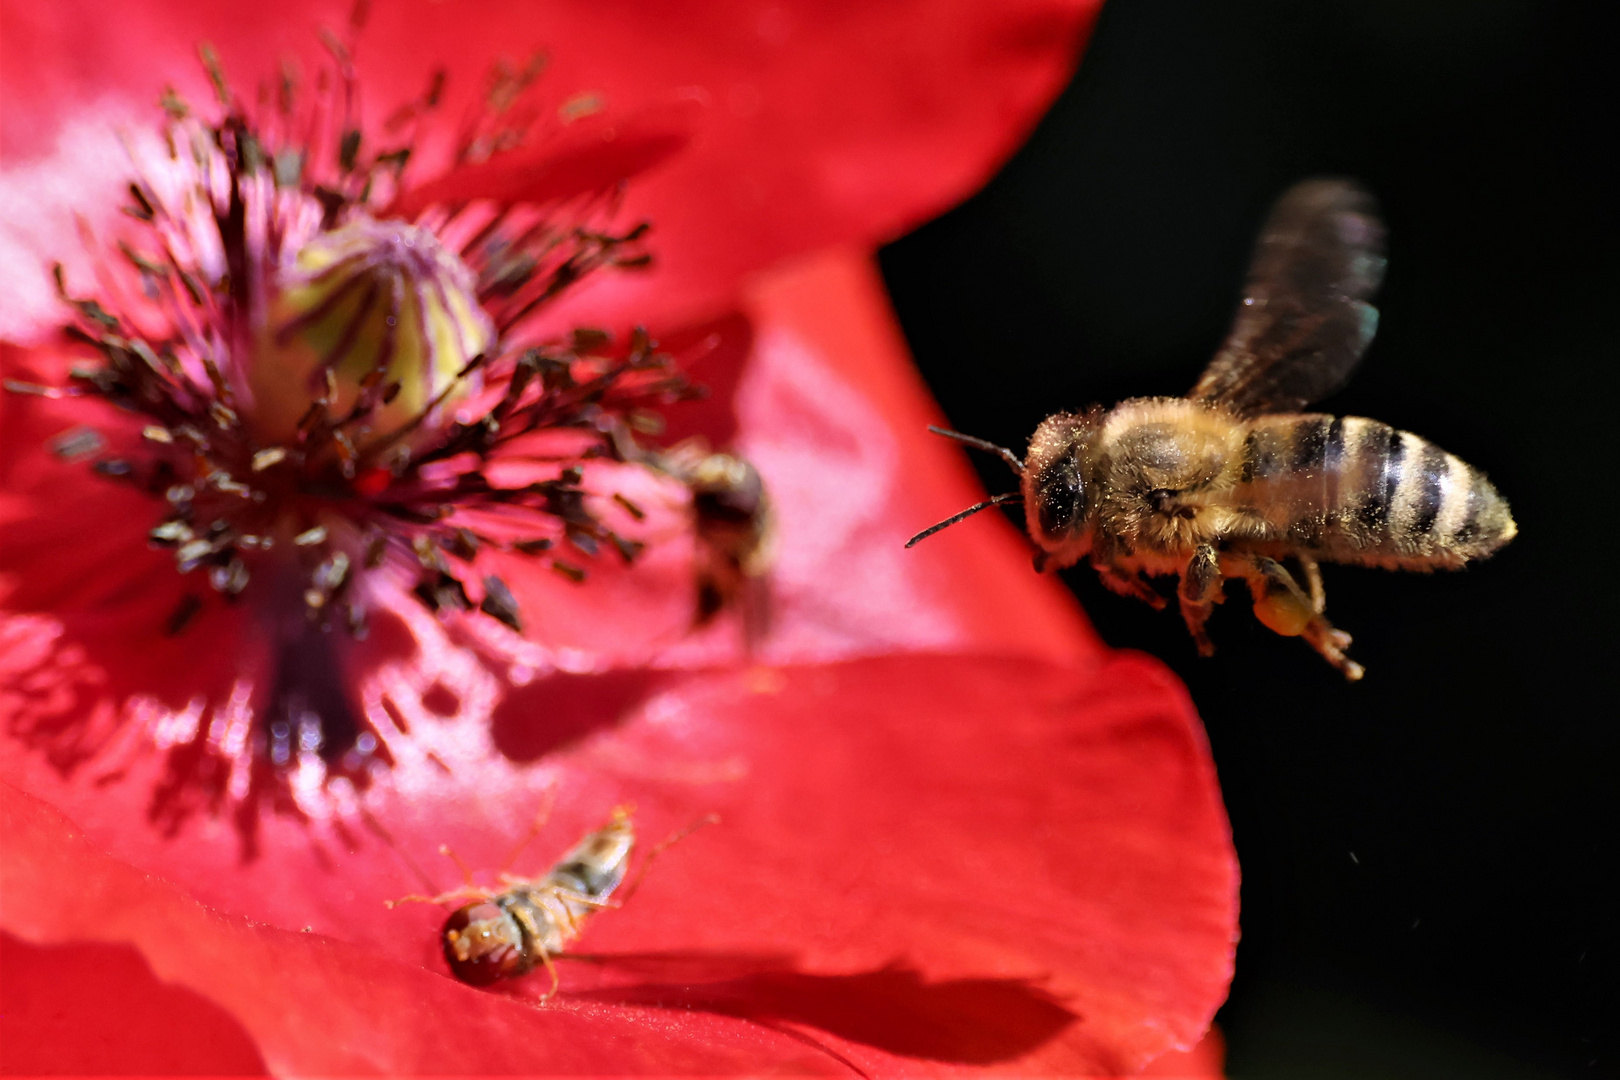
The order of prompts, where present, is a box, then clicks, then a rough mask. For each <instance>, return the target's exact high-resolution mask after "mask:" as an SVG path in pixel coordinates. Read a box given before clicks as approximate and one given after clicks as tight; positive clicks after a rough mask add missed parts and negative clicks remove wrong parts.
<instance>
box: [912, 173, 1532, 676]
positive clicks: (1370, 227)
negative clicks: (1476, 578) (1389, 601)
mask: <svg viewBox="0 0 1620 1080" xmlns="http://www.w3.org/2000/svg"><path fill="white" fill-rule="evenodd" d="M1383 231H1384V230H1383V226H1382V225H1381V224H1380V222H1379V220H1378V216H1377V210H1376V207H1375V206H1374V203H1373V200H1372V198H1371V197H1370V196H1369V195H1368V194H1367V193H1366V192H1364V191H1363V190H1362V189H1361V188H1359V187H1357V186H1356V185H1355V184H1352V183H1350V182H1348V181H1344V180H1331V179H1328V180H1307V181H1305V182H1303V183H1300V184H1297V185H1296V186H1294V187H1293V188H1291V189H1290V190H1289V191H1287V192H1285V193H1284V194H1283V196H1282V198H1280V199H1279V200H1278V201H1277V205H1276V206H1275V207H1274V208H1273V209H1272V212H1271V216H1270V218H1269V219H1268V220H1267V221H1266V224H1265V226H1264V228H1263V229H1262V230H1261V232H1260V237H1259V240H1258V241H1257V242H1256V245H1255V252H1254V256H1253V259H1252V261H1251V263H1250V267H1249V278H1248V283H1247V287H1246V290H1245V293H1244V298H1243V303H1242V305H1241V306H1240V307H1239V309H1238V313H1237V317H1236V319H1235V320H1234V322H1233V325H1232V330H1231V332H1230V334H1229V335H1228V336H1227V339H1226V341H1225V343H1224V344H1223V345H1222V346H1221V348H1220V351H1219V352H1217V353H1216V354H1215V358H1214V359H1213V360H1212V361H1211V362H1210V364H1209V367H1208V368H1207V369H1206V370H1205V371H1204V374H1203V376H1202V377H1201V378H1200V379H1199V380H1198V384H1197V385H1196V386H1194V387H1193V389H1192V392H1191V393H1189V394H1188V395H1187V396H1186V397H1182V398H1172V397H1153V398H1132V399H1130V400H1128V401H1123V402H1121V403H1120V404H1118V405H1116V406H1114V407H1113V408H1112V409H1104V408H1102V407H1100V406H1099V407H1094V408H1092V409H1090V410H1088V411H1085V412H1079V413H1058V414H1057V415H1055V416H1049V417H1047V419H1046V420H1045V421H1043V422H1042V423H1041V425H1040V427H1038V428H1037V429H1036V431H1035V434H1034V435H1033V436H1032V437H1031V439H1030V442H1029V452H1028V454H1027V455H1026V456H1025V458H1024V459H1023V460H1022V461H1020V460H1019V459H1018V457H1017V455H1015V454H1014V453H1013V452H1012V451H1010V450H1007V449H1005V448H1003V447H999V446H996V445H994V444H992V443H988V442H985V441H984V440H982V439H975V438H972V437H970V436H966V435H961V434H958V433H956V432H951V431H945V430H944V429H941V428H934V429H932V430H934V431H936V432H937V433H939V434H941V435H945V436H947V437H949V438H953V439H957V440H958V441H961V442H964V443H966V444H968V445H970V446H974V447H977V448H979V449H981V450H988V451H991V452H993V453H998V454H1000V455H1001V456H1002V457H1003V458H1004V459H1005V460H1006V461H1007V462H1008V464H1009V465H1011V466H1012V468H1013V471H1014V472H1016V473H1017V474H1018V475H1019V476H1020V480H1021V482H1020V490H1019V491H1018V492H1017V493H1010V494H1007V495H999V496H997V497H995V498H993V499H990V500H989V501H987V502H984V503H980V504H979V505H977V506H974V507H971V508H969V509H968V510H965V511H963V512H962V513H960V514H957V515H955V516H953V517H951V518H948V519H947V520H945V521H942V522H940V523H939V524H938V525H935V526H933V527H932V528H930V529H926V530H924V531H923V532H921V533H919V534H918V535H916V536H914V537H912V539H911V540H910V541H909V542H908V543H907V545H906V546H907V547H910V546H911V545H913V544H915V543H917V542H918V541H920V540H922V539H924V538H926V537H928V536H931V535H932V534H934V533H935V532H938V531H939V530H940V529H943V528H945V527H946V526H947V525H952V524H955V523H956V522H958V521H961V520H962V519H963V518H965V517H967V516H969V515H970V514H974V513H977V512H978V511H980V510H983V509H985V508H986V507H989V506H995V505H998V504H1001V503H1010V502H1020V501H1021V502H1022V503H1023V506H1024V517H1025V523H1026V527H1027V528H1028V530H1029V535H1030V537H1031V538H1032V539H1033V540H1034V542H1035V544H1036V545H1037V546H1038V548H1039V549H1040V550H1039V552H1038V553H1037V554H1036V557H1035V566H1036V569H1037V570H1045V569H1049V568H1062V567H1066V566H1072V565H1074V564H1075V563H1077V562H1079V561H1080V560H1081V559H1087V560H1089V561H1090V563H1091V565H1092V567H1093V568H1094V569H1096V571H1097V572H1098V574H1099V575H1100V576H1101V577H1102V581H1103V584H1104V585H1106V586H1107V587H1108V588H1109V589H1111V590H1113V591H1114V592H1117V593H1119V594H1121V595H1124V596H1134V597H1137V598H1138V599H1141V600H1144V601H1146V602H1147V603H1149V604H1151V605H1152V606H1153V607H1154V608H1156V609H1158V608H1163V607H1164V606H1165V603H1166V601H1165V598H1164V597H1163V596H1162V595H1161V594H1160V593H1159V592H1157V591H1156V590H1155V589H1154V588H1153V587H1152V586H1151V585H1150V584H1149V583H1148V582H1147V581H1146V580H1145V576H1157V575H1179V577H1180V578H1181V583H1180V587H1179V589H1178V590H1177V595H1178V597H1179V599H1180V602H1181V614H1182V617H1183V618H1184V619H1185V620H1186V623H1187V629H1188V630H1189V631H1190V632H1191V634H1192V636H1193V640H1194V642H1195V643H1196V644H1197V646H1198V651H1199V653H1200V654H1201V655H1204V656H1209V655H1211V654H1212V653H1213V652H1214V651H1215V647H1214V645H1213V644H1212V643H1211V641H1210V639H1209V635H1208V634H1207V633H1206V632H1205V630H1204V624H1205V622H1206V621H1207V620H1208V618H1209V616H1210V613H1211V611H1212V610H1213V609H1214V605H1215V604H1217V603H1219V602H1220V601H1221V600H1222V599H1223V596H1222V588H1223V585H1224V583H1225V581H1226V579H1228V578H1241V579H1243V580H1244V581H1246V582H1247V583H1248V586H1249V591H1250V593H1251V595H1252V596H1253V598H1254V613H1255V616H1256V617H1257V618H1258V619H1259V620H1260V621H1261V622H1262V623H1264V624H1265V625H1266V626H1268V627H1270V628H1271V629H1272V630H1274V631H1276V632H1277V633H1279V634H1282V635H1285V636H1289V637H1293V636H1300V637H1304V638H1305V640H1306V641H1307V642H1308V643H1309V644H1310V645H1311V646H1312V647H1313V648H1315V649H1316V651H1317V652H1319V653H1321V654H1322V656H1323V657H1325V658H1326V659H1327V661H1328V663H1330V664H1332V665H1333V666H1334V667H1336V668H1338V669H1339V670H1340V671H1341V672H1343V673H1344V676H1345V678H1347V679H1352V680H1354V679H1359V678H1361V676H1362V674H1363V669H1362V667H1361V665H1360V664H1357V663H1356V662H1355V661H1353V660H1351V659H1350V658H1349V657H1348V656H1346V655H1345V650H1346V649H1347V648H1348V647H1349V645H1350V635H1348V634H1346V633H1344V632H1343V631H1341V630H1336V629H1334V627H1333V625H1332V624H1331V623H1330V622H1328V620H1327V618H1326V617H1325V616H1324V615H1323V609H1324V594H1323V591H1322V577H1321V572H1320V570H1319V568H1318V566H1319V564H1320V563H1323V562H1333V563H1349V564H1352V565H1358V566H1377V567H1383V568H1385V569H1390V570H1425V571H1427V570H1439V569H1448V570H1450V569H1457V568H1459V567H1462V566H1463V565H1465V564H1466V563H1468V562H1469V561H1470V560H1472V559H1481V558H1484V557H1486V556H1488V555H1490V554H1491V553H1493V552H1494V551H1496V550H1497V549H1498V548H1500V547H1501V546H1502V545H1503V544H1505V543H1507V542H1508V541H1509V540H1511V539H1513V537H1514V535H1515V533H1517V531H1518V527H1517V526H1516V525H1515V524H1514V522H1513V516H1512V514H1511V513H1510V512H1509V510H1508V505H1507V502H1506V501H1505V500H1504V499H1503V498H1502V496H1501V495H1499V494H1497V491H1496V488H1494V487H1493V486H1491V483H1490V481H1489V480H1487V479H1486V478H1485V475H1484V474H1483V473H1481V472H1480V471H1479V470H1478V469H1475V468H1474V467H1472V466H1471V465H1469V464H1467V463H1466V462H1464V461H1462V460H1461V459H1459V458H1457V457H1454V456H1453V455H1451V454H1448V453H1446V452H1445V451H1444V450H1442V449H1440V448H1439V447H1438V446H1435V445H1434V444H1433V443H1431V442H1429V441H1427V440H1426V439H1423V438H1420V437H1419V436H1417V435H1413V434H1411V433H1410V432H1405V431H1397V430H1396V429H1394V428H1392V427H1390V426H1389V425H1387V424H1382V423H1379V422H1378V421H1376V420H1367V419H1364V418H1362V417H1357V416H1344V417H1335V416H1327V415H1323V414H1321V413H1307V412H1302V411H1300V410H1302V409H1303V408H1304V407H1305V406H1307V405H1309V404H1311V403H1312V402H1315V401H1318V400H1320V399H1321V398H1323V397H1326V396H1327V395H1328V394H1331V393H1332V392H1334V391H1335V390H1337V389H1339V388H1340V387H1341V386H1343V385H1344V383H1345V381H1346V380H1347V379H1348V378H1349V376H1350V373H1351V371H1352V370H1353V369H1354V368H1355V366H1356V363H1357V362H1358V361H1359V360H1360V359H1361V356H1362V353H1363V352H1365V351H1366V348H1367V345H1368V344H1369V343H1370V342H1371V341H1372V336H1373V331H1374V329H1375V328H1376V327H1377V323H1378V312H1377V310H1376V309H1375V308H1374V307H1373V306H1372V305H1371V304H1369V303H1368V302H1367V300H1368V297H1370V296H1371V295H1372V294H1373V292H1374V291H1375V290H1376V289H1377V287H1378V283H1379V281H1380V279H1381V278H1382V276H1383V269H1384V256H1383ZM1290 558H1291V559H1293V560H1294V561H1295V562H1296V563H1297V564H1298V566H1299V569H1300V571H1301V573H1302V575H1303V577H1304V579H1305V588H1301V587H1300V585H1299V583H1298V582H1297V581H1296V579H1295V577H1294V575H1292V574H1290V573H1289V572H1288V570H1287V569H1285V568H1284V567H1283V566H1282V562H1281V561H1282V560H1285V559H1290Z"/></svg>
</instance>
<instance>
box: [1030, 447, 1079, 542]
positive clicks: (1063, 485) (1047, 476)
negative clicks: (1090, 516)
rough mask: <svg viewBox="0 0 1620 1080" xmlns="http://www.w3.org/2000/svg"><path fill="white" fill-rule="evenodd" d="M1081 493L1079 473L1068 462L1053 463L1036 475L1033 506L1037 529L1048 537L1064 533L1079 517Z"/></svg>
mask: <svg viewBox="0 0 1620 1080" xmlns="http://www.w3.org/2000/svg"><path fill="white" fill-rule="evenodd" d="M1084 494H1085V490H1084V485H1083V484H1082V483H1081V481H1080V472H1079V470H1078V469H1076V468H1075V467H1074V465H1073V464H1071V463H1069V462H1063V463H1061V464H1059V465H1054V466H1053V467H1052V468H1050V469H1048V470H1047V471H1046V472H1045V473H1044V474H1043V475H1042V476H1041V478H1040V483H1039V485H1038V491H1037V496H1038V498H1039V500H1040V502H1039V506H1038V507H1037V511H1038V518H1039V520H1040V524H1041V531H1042V532H1044V533H1046V534H1047V535H1048V536H1059V535H1061V534H1063V533H1065V532H1068V531H1069V529H1070V528H1071V527H1073V526H1074V524H1075V523H1076V522H1077V521H1078V520H1079V519H1080V504H1081V499H1082V496H1083V495H1084Z"/></svg>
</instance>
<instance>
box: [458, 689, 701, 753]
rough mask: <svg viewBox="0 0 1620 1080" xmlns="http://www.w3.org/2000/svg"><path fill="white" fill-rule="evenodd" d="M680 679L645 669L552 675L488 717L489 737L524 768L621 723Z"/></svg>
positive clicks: (515, 695) (510, 696) (506, 699)
mask: <svg viewBox="0 0 1620 1080" xmlns="http://www.w3.org/2000/svg"><path fill="white" fill-rule="evenodd" d="M676 678H677V676H676V675H674V674H672V673H670V672H660V671H647V670H643V669H625V670H619V671H603V672H596V673H592V674H572V673H569V672H564V671H559V672H554V673H552V674H550V675H546V676H544V677H542V678H538V679H535V680H534V681H533V682H531V683H529V684H528V685H526V686H522V687H516V688H514V689H513V690H511V691H510V692H509V693H508V694H507V695H506V696H505V697H504V698H503V699H502V700H501V702H500V704H499V705H497V706H495V709H494V710H493V712H492V713H491V714H490V736H491V738H492V739H493V740H494V743H495V748H496V749H497V750H499V751H500V752H501V754H502V755H504V756H505V757H506V758H507V759H508V760H510V761H513V762H516V763H518V764H520V765H526V764H529V763H531V762H535V761H538V760H539V759H541V758H543V757H545V756H546V755H547V754H549V753H551V752H552V751H554V750H556V749H558V748H560V747H563V746H566V745H568V744H569V743H573V742H577V741H578V740H580V739H582V738H584V737H585V736H587V735H589V734H590V733H591V732H592V731H595V730H596V729H598V728H602V727H607V726H610V725H612V724H615V723H618V722H619V721H620V720H621V719H622V718H623V717H625V716H626V715H628V714H629V713H631V712H633V711H634V710H635V709H636V708H638V707H639V706H640V705H641V704H642V703H643V702H644V701H646V700H647V699H648V698H650V697H652V696H654V695H655V694H658V693H659V692H661V691H662V690H664V689H665V688H666V687H667V686H669V685H670V684H671V683H672V682H673V681H674V680H675V679H676Z"/></svg>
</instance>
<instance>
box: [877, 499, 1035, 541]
mask: <svg viewBox="0 0 1620 1080" xmlns="http://www.w3.org/2000/svg"><path fill="white" fill-rule="evenodd" d="M1023 498H1024V496H1023V495H1022V494H1021V493H1019V492H1016V491H1011V492H1008V493H1007V494H1005V495H997V496H996V497H995V498H993V499H986V500H985V501H984V502H982V503H979V504H978V505H977V506H970V507H968V508H967V509H966V510H964V511H962V512H961V513H960V514H952V515H951V516H950V517H948V518H946V519H945V520H944V521H942V522H940V523H939V524H938V525H930V526H929V527H928V528H926V529H924V530H923V531H922V532H920V533H918V534H917V535H916V536H913V537H912V538H911V539H910V540H907V541H906V547H908V548H909V547H915V546H916V545H917V544H919V543H921V542H922V541H924V540H926V539H928V538H929V537H930V536H933V535H934V534H935V533H937V532H939V530H941V529H943V528H946V527H947V526H951V525H955V524H956V523H957V522H958V521H961V520H963V519H964V518H970V517H972V516H973V515H974V514H977V513H978V512H979V511H980V510H988V509H990V508H991V507H992V506H1001V505H1002V504H1003V503H1010V502H1022V501H1023Z"/></svg>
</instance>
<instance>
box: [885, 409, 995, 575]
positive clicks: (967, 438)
mask: <svg viewBox="0 0 1620 1080" xmlns="http://www.w3.org/2000/svg"><path fill="white" fill-rule="evenodd" d="M928 430H929V431H932V432H933V433H934V434H935V435H943V436H945V437H946V438H947V439H955V440H956V441H957V442H959V443H966V444H967V445H968V446H971V447H973V449H975V450H983V451H986V452H987V453H991V454H1000V455H1001V460H1003V461H1005V462H1006V463H1007V464H1008V465H1009V466H1011V468H1012V471H1013V472H1014V473H1016V474H1017V475H1019V476H1023V475H1024V463H1023V462H1022V461H1020V460H1019V459H1018V455H1017V454H1015V453H1013V452H1012V451H1011V450H1009V449H1007V448H1006V447H1005V446H997V445H996V444H995V443H993V442H990V441H989V440H987V439H976V438H974V437H973V436H972V435H964V434H962V433H961V432H960V431H952V430H951V429H950V428H942V427H939V426H938V425H936V424H929V425H928ZM987 505H988V504H987ZM946 524H949V522H947V523H946ZM906 546H907V547H910V546H911V545H909V544H908V545H906Z"/></svg>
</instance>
